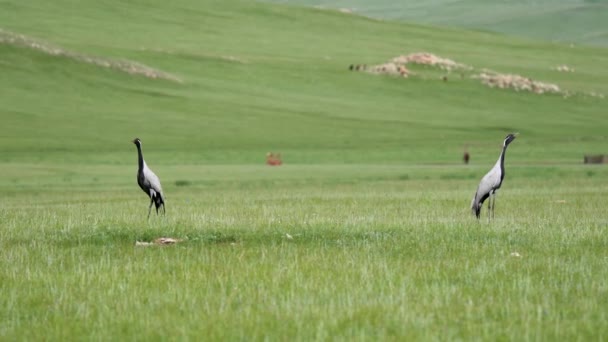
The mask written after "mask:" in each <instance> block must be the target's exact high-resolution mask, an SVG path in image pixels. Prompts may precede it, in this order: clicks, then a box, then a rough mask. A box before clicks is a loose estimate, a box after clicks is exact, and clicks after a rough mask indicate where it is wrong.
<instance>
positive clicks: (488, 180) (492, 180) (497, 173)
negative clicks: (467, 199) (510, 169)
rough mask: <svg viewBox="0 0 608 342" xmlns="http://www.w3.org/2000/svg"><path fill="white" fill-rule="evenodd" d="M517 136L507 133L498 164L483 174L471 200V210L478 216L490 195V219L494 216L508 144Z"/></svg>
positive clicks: (503, 176)
mask: <svg viewBox="0 0 608 342" xmlns="http://www.w3.org/2000/svg"><path fill="white" fill-rule="evenodd" d="M515 136H516V134H509V135H507V137H506V138H505V141H504V142H503V143H502V151H501V152H500V156H499V157H498V160H497V161H496V164H494V167H492V169H491V170H490V171H489V172H488V173H486V175H485V176H483V178H482V179H481V182H479V186H478V187H477V191H476V192H475V196H474V197H473V201H472V202H471V210H473V213H474V214H475V216H476V217H477V218H479V214H480V213H481V206H482V205H483V202H484V201H485V200H486V199H487V198H488V197H490V200H489V201H488V219H489V218H490V214H491V215H492V217H494V207H495V205H496V190H498V189H500V186H501V185H502V181H503V179H504V178H505V153H506V152H507V146H509V144H510V143H511V142H512V141H513V140H515Z"/></svg>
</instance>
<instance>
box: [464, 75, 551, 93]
mask: <svg viewBox="0 0 608 342" xmlns="http://www.w3.org/2000/svg"><path fill="white" fill-rule="evenodd" d="M472 77H473V78H475V79H479V80H481V83H483V84H485V85H487V86H488V87H491V88H500V89H507V88H510V89H514V90H516V91H530V92H533V93H535V94H544V93H554V94H559V93H561V92H562V91H561V90H560V88H559V86H558V85H557V84H553V83H546V82H540V81H535V80H533V79H531V78H529V77H524V76H521V75H515V74H500V73H496V72H493V71H485V72H482V73H480V74H477V75H473V76H472Z"/></svg>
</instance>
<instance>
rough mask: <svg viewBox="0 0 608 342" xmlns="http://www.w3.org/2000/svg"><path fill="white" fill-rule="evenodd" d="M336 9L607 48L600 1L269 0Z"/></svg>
mask: <svg viewBox="0 0 608 342" xmlns="http://www.w3.org/2000/svg"><path fill="white" fill-rule="evenodd" d="M270 1H272V2H275V3H284V4H294V5H296V4H297V5H304V6H317V7H321V8H333V9H342V10H343V11H344V10H345V11H351V12H352V13H355V14H358V15H366V16H370V17H373V18H378V19H386V20H402V21H407V22H415V23H426V24H431V25H440V26H446V27H463V28H468V29H474V30H485V31H491V32H502V33H506V34H510V35H517V36H520V37H534V38H536V39H544V40H548V41H555V42H563V43H569V44H590V45H600V46H604V47H605V46H608V30H607V29H606V25H603V24H602V23H604V22H606V20H608V2H606V1H605V0H534V1H532V0H511V1H500V0H460V1H452V0H432V1H413V0H402V1H394V0H376V1H365V0H270Z"/></svg>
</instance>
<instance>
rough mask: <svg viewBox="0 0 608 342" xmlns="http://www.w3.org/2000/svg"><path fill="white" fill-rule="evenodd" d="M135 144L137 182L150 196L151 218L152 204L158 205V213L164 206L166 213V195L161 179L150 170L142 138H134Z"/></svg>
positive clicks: (149, 209)
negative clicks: (143, 150)
mask: <svg viewBox="0 0 608 342" xmlns="http://www.w3.org/2000/svg"><path fill="white" fill-rule="evenodd" d="M133 143H134V144H135V146H137V156H138V165H139V168H138V169H137V184H139V187H140V188H141V189H142V190H143V191H144V192H145V193H146V194H147V195H148V196H149V197H150V207H149V208H148V218H150V212H151V211H152V204H154V206H156V214H158V208H160V206H161V205H162V206H163V214H165V196H164V195H163V189H162V187H161V186H160V179H158V176H156V175H155V174H154V172H152V170H150V168H149V167H148V165H146V161H145V160H144V155H143V154H142V152H141V140H139V138H135V139H134V140H133Z"/></svg>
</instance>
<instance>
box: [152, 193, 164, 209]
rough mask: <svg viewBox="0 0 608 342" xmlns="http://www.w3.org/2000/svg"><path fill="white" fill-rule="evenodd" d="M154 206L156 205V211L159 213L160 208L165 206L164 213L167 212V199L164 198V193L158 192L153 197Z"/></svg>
mask: <svg viewBox="0 0 608 342" xmlns="http://www.w3.org/2000/svg"><path fill="white" fill-rule="evenodd" d="M152 199H153V201H154V206H155V207H156V213H157V214H158V209H159V208H160V207H161V206H162V207H163V214H164V213H165V200H164V199H163V195H161V194H156V196H154V197H153V198H152Z"/></svg>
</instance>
